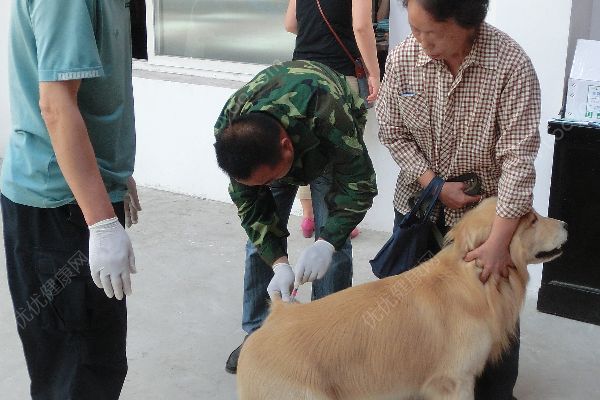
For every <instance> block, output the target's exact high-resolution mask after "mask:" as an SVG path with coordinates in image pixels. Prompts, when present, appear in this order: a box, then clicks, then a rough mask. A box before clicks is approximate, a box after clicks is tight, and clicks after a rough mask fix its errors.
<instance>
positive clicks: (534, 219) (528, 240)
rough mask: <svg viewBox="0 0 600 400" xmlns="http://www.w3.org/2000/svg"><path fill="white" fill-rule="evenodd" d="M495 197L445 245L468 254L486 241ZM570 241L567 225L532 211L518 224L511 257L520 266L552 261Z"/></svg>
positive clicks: (465, 219)
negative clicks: (449, 244) (451, 245)
mask: <svg viewBox="0 0 600 400" xmlns="http://www.w3.org/2000/svg"><path fill="white" fill-rule="evenodd" d="M496 204H497V199H496V198H495V197H492V198H489V199H486V200H484V201H482V202H481V204H479V205H478V206H477V207H475V208H474V209H473V210H471V211H469V212H467V213H466V214H465V216H464V217H463V218H462V219H461V220H460V221H458V222H457V223H456V225H455V226H454V227H453V228H452V229H451V230H450V232H448V234H447V235H446V242H454V245H455V246H457V247H458V249H459V250H460V251H461V252H462V253H463V254H466V253H467V252H469V251H471V250H473V249H476V248H477V247H479V246H480V245H481V244H483V242H485V241H486V240H487V238H488V237H489V235H490V232H491V230H492V224H493V222H494V219H495V218H496ZM566 241H567V224H566V223H564V222H563V221H559V220H556V219H552V218H546V217H543V216H541V215H539V214H538V213H537V212H535V211H533V210H532V211H530V212H529V213H527V214H526V215H524V216H523V217H521V220H520V221H519V226H518V227H517V230H516V231H515V234H514V236H513V238H512V241H511V243H510V255H511V257H512V260H513V262H514V263H515V265H517V266H525V265H527V264H537V263H542V262H547V261H550V260H552V259H554V258H556V257H558V256H560V255H561V254H562V250H561V249H562V246H563V245H564V244H565V242H566Z"/></svg>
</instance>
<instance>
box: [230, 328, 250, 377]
mask: <svg viewBox="0 0 600 400" xmlns="http://www.w3.org/2000/svg"><path fill="white" fill-rule="evenodd" d="M246 339H248V335H246V337H245V338H244V341H243V342H242V344H240V345H239V346H238V347H237V349H235V350H234V351H232V352H231V354H230V355H229V358H228V359H227V362H226V363H225V371H227V372H229V373H230V374H236V373H237V365H238V360H239V358H240V353H241V351H242V346H243V345H244V342H245V341H246Z"/></svg>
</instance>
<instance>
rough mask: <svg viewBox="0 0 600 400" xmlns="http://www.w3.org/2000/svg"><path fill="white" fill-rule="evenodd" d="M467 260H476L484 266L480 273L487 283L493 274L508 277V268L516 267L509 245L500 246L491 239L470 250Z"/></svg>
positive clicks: (481, 266)
mask: <svg viewBox="0 0 600 400" xmlns="http://www.w3.org/2000/svg"><path fill="white" fill-rule="evenodd" d="M465 261H467V262H469V261H475V264H476V265H477V266H478V267H480V268H482V271H481V274H480V275H479V279H480V280H481V282H482V283H486V282H487V281H488V279H489V278H490V276H492V275H496V276H501V277H503V278H508V268H509V267H514V265H513V262H512V259H511V258H510V252H509V251H508V247H507V246H498V245H497V244H496V243H493V242H492V241H490V240H489V239H488V240H487V241H486V242H484V243H483V244H482V245H481V246H479V247H478V248H476V249H475V250H473V251H470V252H468V253H467V255H466V256H465Z"/></svg>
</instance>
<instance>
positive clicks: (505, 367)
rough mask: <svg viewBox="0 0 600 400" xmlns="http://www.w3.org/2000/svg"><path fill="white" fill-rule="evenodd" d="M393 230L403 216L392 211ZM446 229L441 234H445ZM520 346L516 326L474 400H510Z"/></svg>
mask: <svg viewBox="0 0 600 400" xmlns="http://www.w3.org/2000/svg"><path fill="white" fill-rule="evenodd" d="M394 212H395V217H394V229H396V228H397V227H398V226H399V225H400V222H402V219H403V218H404V215H402V214H401V213H399V212H398V211H396V210H394ZM448 229H449V228H446V229H445V231H444V232H442V234H446V231H447V230H448ZM520 344H521V338H520V329H519V325H517V332H516V335H515V339H514V340H513V341H512V343H511V345H510V347H509V348H508V349H507V351H506V352H505V353H504V355H503V357H502V359H501V360H500V361H499V362H498V363H496V364H491V363H490V364H488V365H486V367H485V369H484V370H483V373H482V374H481V376H480V377H479V378H477V380H476V382H475V400H512V399H513V389H514V387H515V384H516V383H517V377H518V375H519V348H520Z"/></svg>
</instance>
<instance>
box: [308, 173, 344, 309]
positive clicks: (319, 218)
mask: <svg viewBox="0 0 600 400" xmlns="http://www.w3.org/2000/svg"><path fill="white" fill-rule="evenodd" d="M310 187H311V194H312V200H313V210H314V213H315V239H318V238H319V234H320V232H321V228H322V227H323V226H324V225H325V221H327V216H328V215H329V212H328V210H327V203H326V202H325V196H326V195H327V193H329V191H330V188H331V174H325V175H324V176H321V177H319V178H317V179H315V180H314V181H313V182H311V184H310ZM350 286H352V244H351V243H350V239H348V240H346V243H344V246H343V247H342V248H341V249H340V251H336V252H335V253H333V259H332V260H331V265H330V266H329V270H328V271H327V273H326V274H325V276H324V277H323V278H321V279H318V280H316V281H314V282H313V284H312V296H311V298H312V300H317V299H320V298H322V297H324V296H327V295H328V294H331V293H335V292H338V291H340V290H343V289H346V288H349V287H350Z"/></svg>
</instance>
